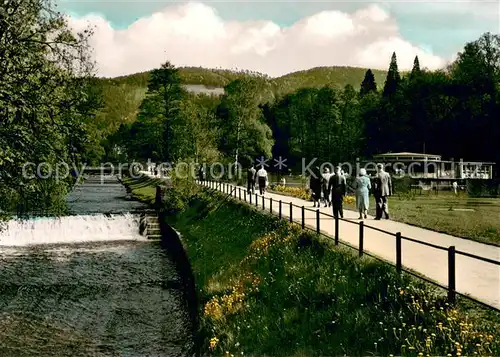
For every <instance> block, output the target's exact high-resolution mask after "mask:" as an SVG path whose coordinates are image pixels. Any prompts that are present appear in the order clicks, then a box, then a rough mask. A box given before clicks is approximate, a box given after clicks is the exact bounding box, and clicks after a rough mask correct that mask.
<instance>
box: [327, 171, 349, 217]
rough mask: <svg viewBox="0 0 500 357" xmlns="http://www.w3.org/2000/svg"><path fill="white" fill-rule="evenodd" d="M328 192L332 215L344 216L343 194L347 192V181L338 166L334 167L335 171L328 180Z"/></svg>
mask: <svg viewBox="0 0 500 357" xmlns="http://www.w3.org/2000/svg"><path fill="white" fill-rule="evenodd" d="M328 192H331V195H332V207H333V216H334V217H335V218H338V217H339V216H340V218H344V209H343V207H342V205H343V203H344V196H345V195H346V194H347V183H346V179H345V177H344V176H343V175H342V174H341V171H340V166H337V167H335V173H334V174H333V175H332V176H331V177H330V180H329V182H328Z"/></svg>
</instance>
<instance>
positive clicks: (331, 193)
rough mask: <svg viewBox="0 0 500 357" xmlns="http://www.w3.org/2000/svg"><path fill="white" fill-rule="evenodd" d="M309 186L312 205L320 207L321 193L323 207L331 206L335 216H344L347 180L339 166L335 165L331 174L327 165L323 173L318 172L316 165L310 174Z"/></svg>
mask: <svg viewBox="0 0 500 357" xmlns="http://www.w3.org/2000/svg"><path fill="white" fill-rule="evenodd" d="M309 188H310V189H311V192H312V198H313V201H314V207H316V205H317V206H318V207H320V204H321V194H323V201H324V204H325V207H332V208H333V215H334V216H335V217H339V216H340V218H344V210H343V202H344V196H345V195H346V194H347V182H346V178H345V175H343V174H342V170H341V168H340V166H337V167H335V172H334V173H333V175H332V174H330V170H329V169H328V168H327V167H326V168H325V169H324V172H323V173H321V172H320V168H319V167H316V168H315V170H314V172H313V175H311V178H310V181H309Z"/></svg>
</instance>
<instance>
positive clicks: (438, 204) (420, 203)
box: [346, 192, 500, 245]
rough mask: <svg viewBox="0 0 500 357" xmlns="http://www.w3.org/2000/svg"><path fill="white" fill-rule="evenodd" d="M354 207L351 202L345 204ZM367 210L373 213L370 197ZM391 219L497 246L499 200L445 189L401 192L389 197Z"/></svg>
mask: <svg viewBox="0 0 500 357" xmlns="http://www.w3.org/2000/svg"><path fill="white" fill-rule="evenodd" d="M346 208H349V209H355V204H351V205H346ZM370 211H371V214H373V215H374V214H375V200H374V198H373V196H371V197H370ZM389 213H390V215H391V219H393V220H395V221H398V222H404V223H408V224H412V225H415V226H419V227H422V228H428V229H431V230H434V231H438V232H443V233H448V234H451V235H454V236H458V237H463V238H469V239H473V240H476V241H479V242H484V243H492V244H495V245H500V199H499V198H470V197H468V195H467V194H466V193H460V194H459V195H458V196H455V195H454V194H452V193H449V192H439V193H438V194H437V195H436V194H434V193H430V194H426V193H424V194H422V195H420V194H416V195H413V194H402V195H395V196H393V197H391V198H390V199H389Z"/></svg>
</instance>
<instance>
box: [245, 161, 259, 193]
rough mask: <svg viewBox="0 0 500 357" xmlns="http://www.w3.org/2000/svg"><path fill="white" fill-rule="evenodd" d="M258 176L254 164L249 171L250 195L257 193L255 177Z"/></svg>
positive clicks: (248, 189)
mask: <svg viewBox="0 0 500 357" xmlns="http://www.w3.org/2000/svg"><path fill="white" fill-rule="evenodd" d="M256 174H257V171H256V170H255V167H254V166H253V164H252V165H251V166H250V168H249V169H248V171H247V192H248V193H249V194H253V193H255V176H256Z"/></svg>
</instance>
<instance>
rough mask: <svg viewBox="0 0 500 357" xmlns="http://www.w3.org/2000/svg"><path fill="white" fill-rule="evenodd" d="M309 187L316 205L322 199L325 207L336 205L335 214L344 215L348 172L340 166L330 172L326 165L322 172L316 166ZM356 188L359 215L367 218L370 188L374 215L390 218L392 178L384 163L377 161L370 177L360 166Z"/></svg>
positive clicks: (361, 217) (318, 204) (335, 215)
mask: <svg viewBox="0 0 500 357" xmlns="http://www.w3.org/2000/svg"><path fill="white" fill-rule="evenodd" d="M309 188H310V189H311V192H312V198H313V201H314V207H316V205H317V207H320V204H321V203H320V202H321V200H322V199H323V201H324V205H325V207H331V206H333V215H334V217H336V218H337V217H339V216H340V218H343V217H344V214H343V202H344V196H345V195H346V194H347V183H346V178H345V175H344V174H343V173H342V171H341V168H340V166H337V167H336V168H335V172H334V173H333V174H330V170H329V169H328V168H325V169H324V171H323V173H321V172H320V168H319V167H316V168H315V172H313V175H311V178H310V183H309ZM354 189H355V190H356V208H357V210H358V212H359V218H358V219H363V217H364V218H367V213H368V209H369V206H370V197H369V196H370V191H372V192H373V195H374V196H375V204H376V207H375V212H376V213H375V219H376V220H380V219H381V218H382V215H385V218H386V219H389V206H388V197H389V196H391V195H392V180H391V176H390V175H389V173H387V172H385V171H384V167H383V165H382V164H378V165H377V174H376V175H375V177H373V179H371V178H370V177H369V176H368V174H367V172H366V170H365V169H361V170H360V172H359V176H358V177H356V180H355V182H354Z"/></svg>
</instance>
